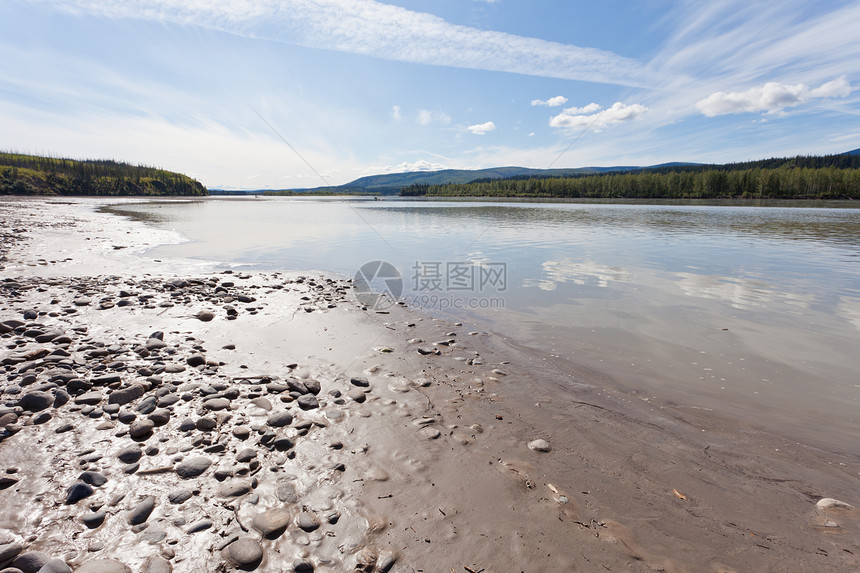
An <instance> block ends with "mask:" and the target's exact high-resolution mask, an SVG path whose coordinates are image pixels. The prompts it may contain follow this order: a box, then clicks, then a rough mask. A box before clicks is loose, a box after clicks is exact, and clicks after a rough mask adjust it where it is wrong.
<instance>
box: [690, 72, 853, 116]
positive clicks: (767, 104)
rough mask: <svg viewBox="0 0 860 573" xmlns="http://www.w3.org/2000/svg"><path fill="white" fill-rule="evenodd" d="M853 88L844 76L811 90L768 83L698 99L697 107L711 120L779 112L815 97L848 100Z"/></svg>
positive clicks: (799, 85) (800, 85)
mask: <svg viewBox="0 0 860 573" xmlns="http://www.w3.org/2000/svg"><path fill="white" fill-rule="evenodd" d="M852 91H853V88H852V87H851V84H850V83H849V82H848V79H847V78H846V77H845V76H840V77H839V78H837V79H835V80H833V81H829V82H827V83H824V84H822V85H820V86H819V87H817V88H814V89H810V88H809V87H808V86H807V85H806V84H795V85H788V84H783V83H779V82H767V83H766V84H764V85H763V86H759V87H754V88H750V89H748V90H746V91H742V92H729V93H726V92H715V93H712V94H711V95H709V96H708V97H706V98H704V99H702V100H699V101H698V102H697V103H696V108H697V109H698V110H699V111H700V112H702V113H703V114H704V115H706V116H708V117H715V116H718V115H728V114H734V113H755V112H764V113H778V112H780V111H782V110H784V109H785V108H788V107H795V106H798V105H801V104H804V103H807V102H808V101H809V100H810V99H813V98H834V97H846V96H848V95H850V94H851V92H852Z"/></svg>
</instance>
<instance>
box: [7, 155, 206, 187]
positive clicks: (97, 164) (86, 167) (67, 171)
mask: <svg viewBox="0 0 860 573" xmlns="http://www.w3.org/2000/svg"><path fill="white" fill-rule="evenodd" d="M207 194H208V191H207V190H206V187H204V186H203V185H202V184H201V183H200V182H199V181H197V180H195V179H192V178H190V177H188V176H187V175H183V174H181V173H174V172H172V171H165V170H163V169H157V168H154V167H147V166H144V165H130V164H128V163H120V162H117V161H111V160H84V161H79V160H74V159H64V158H58V157H42V156H36V155H24V154H19V153H6V152H0V195H144V196H166V195H207Z"/></svg>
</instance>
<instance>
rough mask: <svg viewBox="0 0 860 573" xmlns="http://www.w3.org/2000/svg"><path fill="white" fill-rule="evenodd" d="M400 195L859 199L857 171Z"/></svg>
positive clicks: (591, 178)
mask: <svg viewBox="0 0 860 573" xmlns="http://www.w3.org/2000/svg"><path fill="white" fill-rule="evenodd" d="M401 194H402V195H404V196H422V195H429V196H443V197H444V196H471V197H534V198H551V197H561V198H571V199H575V198H602V199H860V168H837V167H820V168H816V167H791V166H780V167H775V168H764V167H754V168H746V169H726V168H699V167H696V168H694V169H683V168H675V169H667V168H660V169H654V170H641V171H630V172H612V173H605V174H599V175H582V176H572V177H523V178H511V179H494V180H482V181H473V182H471V183H463V184H445V185H425V184H421V185H412V186H409V187H405V188H404V189H402V190H401Z"/></svg>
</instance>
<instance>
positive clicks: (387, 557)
mask: <svg viewBox="0 0 860 573" xmlns="http://www.w3.org/2000/svg"><path fill="white" fill-rule="evenodd" d="M395 562H397V555H396V554H395V553H392V552H390V551H383V552H382V553H381V554H380V555H379V559H377V560H376V569H377V571H379V572H380V573H388V572H389V571H391V568H392V567H394V563H395Z"/></svg>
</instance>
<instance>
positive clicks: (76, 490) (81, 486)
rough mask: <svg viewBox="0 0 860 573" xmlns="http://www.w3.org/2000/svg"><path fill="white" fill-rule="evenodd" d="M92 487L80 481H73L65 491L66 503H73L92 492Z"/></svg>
mask: <svg viewBox="0 0 860 573" xmlns="http://www.w3.org/2000/svg"><path fill="white" fill-rule="evenodd" d="M93 491H94V490H93V488H92V486H90V484H88V483H84V482H82V481H79V482H75V483H73V484H72V485H71V486H70V487H69V489H68V490H67V491H66V505H74V504H76V503H78V502H79V501H81V500H82V499H86V498H88V497H90V496H91V495H92V494H93Z"/></svg>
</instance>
